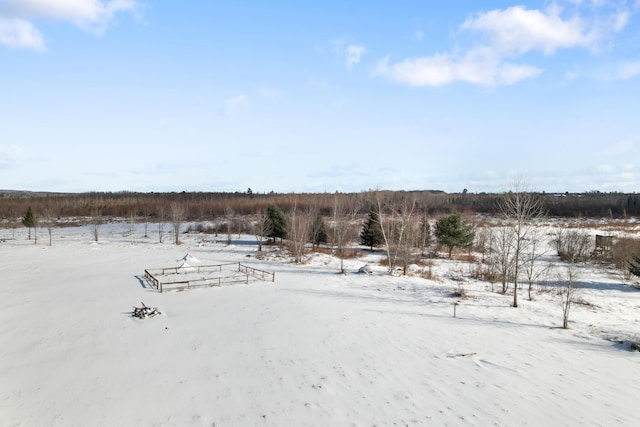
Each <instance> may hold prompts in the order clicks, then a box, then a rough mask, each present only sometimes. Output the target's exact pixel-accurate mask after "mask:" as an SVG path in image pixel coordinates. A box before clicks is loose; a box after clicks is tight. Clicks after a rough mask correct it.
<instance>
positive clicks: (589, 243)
mask: <svg viewBox="0 0 640 427" xmlns="http://www.w3.org/2000/svg"><path fill="white" fill-rule="evenodd" d="M557 237H558V240H557V241H556V248H557V249H558V256H559V257H560V259H562V260H563V261H566V262H569V263H575V262H579V261H584V260H587V259H589V257H590V256H591V252H593V247H594V243H593V238H592V237H591V236H590V235H589V234H588V233H587V232H585V231H582V230H569V231H566V232H564V233H561V235H557Z"/></svg>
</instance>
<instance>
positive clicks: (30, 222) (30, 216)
mask: <svg viewBox="0 0 640 427" xmlns="http://www.w3.org/2000/svg"><path fill="white" fill-rule="evenodd" d="M36 224H37V219H36V216H35V214H34V213H33V210H31V206H29V208H28V209H27V212H26V213H25V214H24V216H23V217H22V225H24V226H25V227H27V228H28V229H29V240H31V229H32V228H35V227H36Z"/></svg>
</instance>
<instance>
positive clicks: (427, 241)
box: [419, 212, 431, 256]
mask: <svg viewBox="0 0 640 427" xmlns="http://www.w3.org/2000/svg"><path fill="white" fill-rule="evenodd" d="M419 239H420V240H419V241H420V254H421V255H422V256H424V255H425V251H426V249H427V248H428V247H429V245H431V223H430V222H429V216H428V215H427V213H426V212H423V214H422V219H421V222H420V237H419Z"/></svg>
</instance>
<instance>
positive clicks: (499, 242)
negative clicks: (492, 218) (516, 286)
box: [489, 225, 514, 294]
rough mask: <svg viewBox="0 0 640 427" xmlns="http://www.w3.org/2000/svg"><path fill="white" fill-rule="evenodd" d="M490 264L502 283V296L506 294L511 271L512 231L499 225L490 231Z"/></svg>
mask: <svg viewBox="0 0 640 427" xmlns="http://www.w3.org/2000/svg"><path fill="white" fill-rule="evenodd" d="M491 233H492V237H491V250H490V251H491V254H490V256H489V259H490V264H491V265H492V266H493V268H494V269H495V271H496V272H497V275H498V277H499V278H500V282H501V283H502V289H501V292H502V294H506V293H507V289H508V283H509V281H510V280H511V277H512V270H513V259H514V258H513V253H512V251H513V245H512V242H513V229H511V228H510V227H505V226H504V225H500V226H498V227H494V228H492V229H491Z"/></svg>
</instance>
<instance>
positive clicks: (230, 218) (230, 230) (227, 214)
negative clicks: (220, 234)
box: [224, 206, 235, 245]
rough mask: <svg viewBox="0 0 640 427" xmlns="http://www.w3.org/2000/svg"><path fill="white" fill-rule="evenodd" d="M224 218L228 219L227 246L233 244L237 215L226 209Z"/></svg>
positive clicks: (230, 209)
mask: <svg viewBox="0 0 640 427" xmlns="http://www.w3.org/2000/svg"><path fill="white" fill-rule="evenodd" d="M224 216H225V217H226V226H227V227H226V228H227V245H230V244H231V235H232V234H233V225H234V222H235V213H234V211H233V209H232V208H230V207H228V206H227V207H225V208H224Z"/></svg>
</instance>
